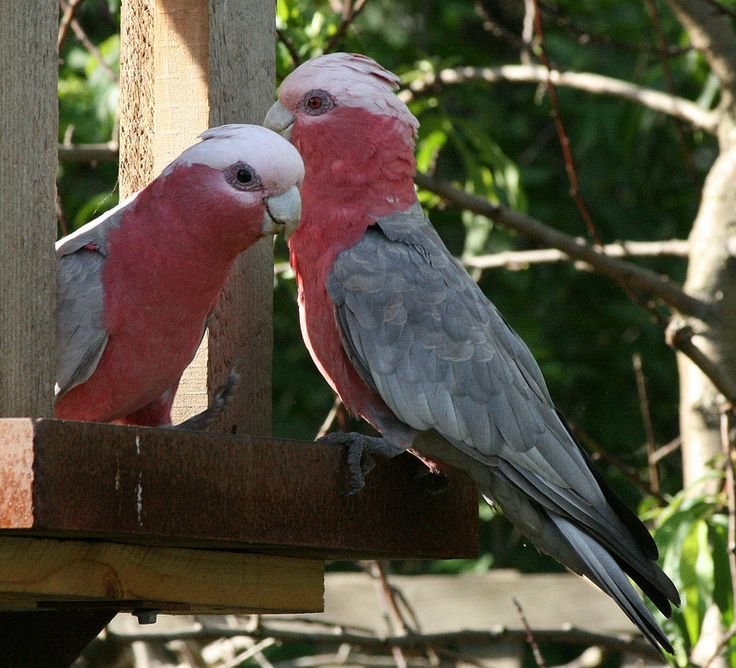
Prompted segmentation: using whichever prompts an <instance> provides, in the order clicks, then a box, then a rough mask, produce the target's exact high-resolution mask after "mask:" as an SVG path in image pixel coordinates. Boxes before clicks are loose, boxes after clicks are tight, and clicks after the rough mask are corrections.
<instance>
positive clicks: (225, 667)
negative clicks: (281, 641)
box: [218, 638, 278, 668]
mask: <svg viewBox="0 0 736 668" xmlns="http://www.w3.org/2000/svg"><path fill="white" fill-rule="evenodd" d="M277 642H278V641H277V640H276V639H275V638H264V639H263V640H261V641H260V642H258V643H256V644H254V645H253V646H252V647H249V648H248V649H247V650H245V652H241V653H240V654H238V655H237V656H234V657H233V658H232V659H230V660H229V661H225V662H223V663H221V664H220V665H219V666H218V668H235V666H239V665H240V664H242V663H245V662H246V661H247V660H248V659H250V658H252V657H254V656H256V655H257V654H260V653H261V652H263V650H264V649H268V648H269V647H271V646H272V645H275V644H276V643H277Z"/></svg>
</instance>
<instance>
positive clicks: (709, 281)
mask: <svg viewBox="0 0 736 668" xmlns="http://www.w3.org/2000/svg"><path fill="white" fill-rule="evenodd" d="M669 4H670V6H671V8H672V10H673V12H674V13H675V15H676V16H677V18H678V20H679V21H680V22H681V23H682V25H683V27H684V28H685V29H686V30H687V32H688V35H689V36H690V40H691V42H692V44H693V46H694V47H695V48H696V49H698V50H699V51H700V52H701V53H702V54H703V56H704V57H705V58H706V60H708V63H709V65H710V66H711V67H712V69H713V72H714V74H715V75H716V76H717V77H718V79H719V81H720V84H721V107H720V121H719V124H718V140H719V148H720V152H719V155H718V158H717V159H716V161H715V163H714V164H713V167H711V170H710V172H709V174H708V177H707V178H706V181H705V185H704V187H703V195H702V199H701V202H700V209H699V211H698V215H697V217H696V219H695V224H694V225H693V229H692V232H691V233H690V257H689V262H688V272H687V280H686V282H685V290H686V291H687V292H688V293H689V294H691V295H693V296H695V297H700V298H701V299H703V300H705V301H707V302H709V303H711V304H713V305H714V306H715V315H714V316H713V317H711V318H709V320H708V321H707V322H705V321H702V320H695V319H691V321H690V322H689V323H688V324H689V325H690V326H691V327H692V329H693V331H694V332H695V334H696V336H695V337H694V339H693V341H694V342H695V344H696V345H697V346H698V347H699V348H700V349H701V350H702V351H703V352H704V353H705V354H706V355H707V356H708V357H709V358H710V359H711V361H712V362H714V363H715V364H717V365H718V366H719V367H720V368H721V369H723V370H724V372H725V373H726V374H727V375H729V376H731V377H734V378H736V290H734V289H733V286H736V262H735V261H734V260H733V257H732V256H733V255H736V188H734V184H736V94H735V93H736V32H735V31H734V28H733V25H732V23H731V19H730V17H729V16H728V15H727V13H726V12H718V11H715V10H714V7H713V6H712V4H711V3H709V2H705V1H703V0H669ZM678 368H679V372H680V388H681V389H680V432H681V435H682V456H683V475H684V484H685V486H686V487H691V491H692V492H693V493H696V494H697V493H701V492H703V491H711V492H712V491H715V490H716V489H717V488H718V486H719V481H718V480H717V479H713V478H710V479H709V480H708V479H704V476H707V474H708V473H709V471H710V470H711V469H712V466H711V465H712V463H713V462H714V461H717V459H718V458H719V457H720V455H721V452H722V446H721V434H720V409H721V406H720V404H721V403H722V397H720V396H719V393H718V391H717V390H716V389H715V387H714V386H713V384H712V383H711V382H710V381H709V380H708V379H707V378H706V377H705V376H704V375H703V374H702V373H701V372H700V371H699V370H698V369H697V368H696V367H695V366H694V365H693V364H692V363H691V362H690V361H689V360H688V359H686V358H685V357H684V356H683V355H679V356H678ZM701 483H702V484H701Z"/></svg>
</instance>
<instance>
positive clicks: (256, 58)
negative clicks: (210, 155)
mask: <svg viewBox="0 0 736 668" xmlns="http://www.w3.org/2000/svg"><path fill="white" fill-rule="evenodd" d="M273 9H274V7H273V3H267V2H266V3H264V2H263V0H239V1H237V2H221V1H220V0H208V10H209V28H210V32H209V45H210V60H209V86H210V87H209V104H210V118H209V120H210V125H222V124H224V123H254V124H257V125H260V124H261V123H262V121H263V118H264V116H265V115H266V112H267V111H268V109H269V107H270V106H271V104H272V102H273V99H274V96H275V81H276V49H275V48H274V45H275V43H276V19H275V15H274V11H273ZM272 320H273V243H272V241H271V239H262V240H261V241H259V242H258V243H257V244H255V245H254V246H252V247H251V248H249V249H248V250H247V251H246V252H245V253H243V254H242V255H241V256H240V257H239V258H238V260H237V261H236V263H235V266H234V267H233V270H232V272H231V274H230V278H229V280H228V282H227V284H226V286H225V288H224V290H223V291H222V294H221V296H220V301H219V303H218V305H217V307H216V308H215V311H214V313H213V314H212V317H211V319H210V329H209V350H208V355H207V368H208V374H207V378H208V383H209V390H210V394H211V392H212V390H213V389H215V387H216V386H217V385H219V384H220V383H221V382H222V380H223V379H225V378H227V375H228V372H229V370H230V367H231V366H232V364H233V363H234V362H235V361H236V360H240V362H239V371H240V374H241V375H242V377H243V383H241V386H240V387H239V391H238V392H237V394H236V395H235V397H234V398H233V402H232V404H231V405H230V407H229V409H228V411H227V413H226V414H224V415H223V416H222V417H221V419H220V420H219V421H218V422H217V423H215V424H214V425H213V426H212V428H211V430H212V431H222V432H228V433H236V432H237V433H240V434H251V435H254V436H270V435H271V404H272V400H271V364H272V356H273V355H272V351H273V325H272ZM295 335H296V336H298V334H297V333H295ZM185 391H186V388H184V387H182V391H181V392H180V394H181V395H182V397H184V396H185ZM182 401H183V398H182Z"/></svg>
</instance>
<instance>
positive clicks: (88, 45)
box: [59, 0, 118, 81]
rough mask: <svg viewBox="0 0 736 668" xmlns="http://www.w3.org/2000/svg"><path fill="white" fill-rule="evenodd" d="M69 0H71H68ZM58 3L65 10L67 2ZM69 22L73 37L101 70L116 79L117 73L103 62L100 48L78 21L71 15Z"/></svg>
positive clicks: (60, 0)
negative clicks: (91, 56)
mask: <svg viewBox="0 0 736 668" xmlns="http://www.w3.org/2000/svg"><path fill="white" fill-rule="evenodd" d="M70 1H71V0H70ZM59 5H60V7H61V9H62V11H64V12H66V11H67V8H68V6H69V4H68V3H67V1H66V0H59ZM69 24H70V25H71V28H72V32H73V33H74V35H75V37H76V38H77V39H78V40H79V41H80V42H81V44H82V46H84V48H85V49H87V51H89V52H90V53H91V54H92V55H93V56H94V57H95V59H96V60H97V62H98V63H99V64H100V67H101V68H102V69H103V71H104V72H105V73H106V74H107V75H108V76H109V77H110V78H111V79H112V80H113V81H117V80H118V75H117V74H115V72H114V71H113V69H112V68H111V67H110V66H109V65H108V64H107V62H105V58H104V57H103V55H102V53H101V52H100V50H99V49H98V48H97V47H96V46H95V45H94V44H93V43H92V41H91V40H90V39H89V37H87V33H86V32H85V31H84V29H83V28H82V26H81V25H80V24H79V21H77V19H75V18H74V17H72V18H71V19H70V22H69Z"/></svg>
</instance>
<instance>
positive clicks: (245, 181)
mask: <svg viewBox="0 0 736 668" xmlns="http://www.w3.org/2000/svg"><path fill="white" fill-rule="evenodd" d="M225 179H226V180H227V182H228V183H229V184H230V185H231V186H232V187H233V188H235V189H236V190H256V189H258V188H259V187H260V185H261V180H260V178H258V174H256V170H255V169H253V168H252V167H251V166H250V165H248V164H246V163H245V162H236V163H235V164H233V165H230V166H229V167H228V168H227V169H226V170H225Z"/></svg>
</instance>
